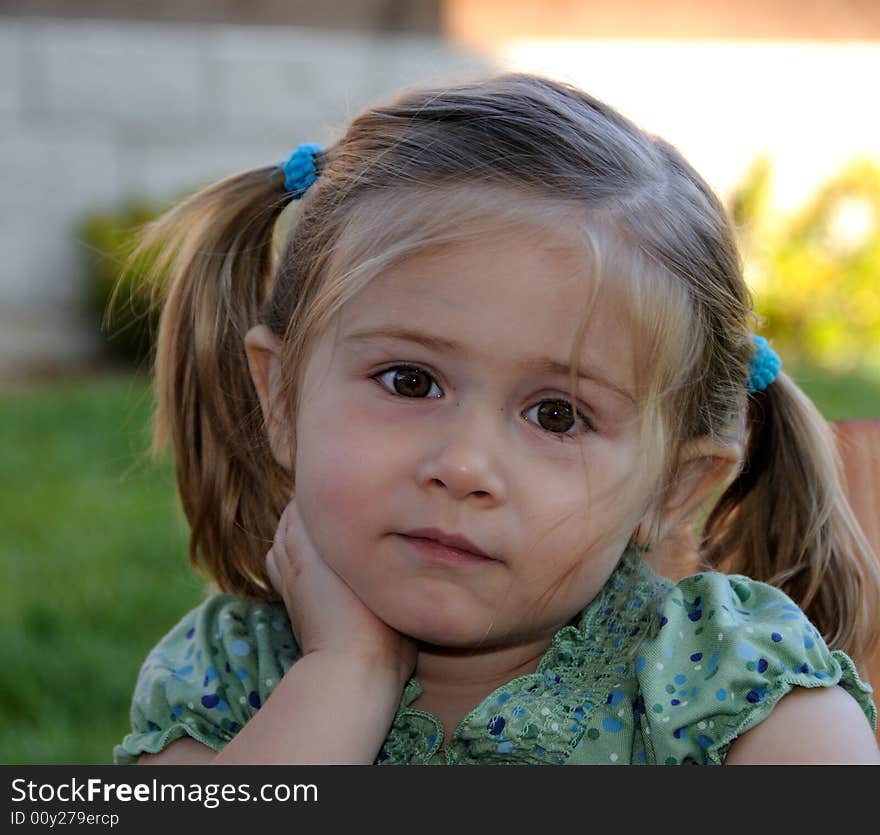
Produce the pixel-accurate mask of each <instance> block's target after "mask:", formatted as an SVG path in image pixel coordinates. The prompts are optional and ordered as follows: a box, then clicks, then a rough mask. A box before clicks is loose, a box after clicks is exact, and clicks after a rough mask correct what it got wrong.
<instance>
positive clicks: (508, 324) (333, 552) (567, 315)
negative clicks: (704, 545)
mask: <svg viewBox="0 0 880 835" xmlns="http://www.w3.org/2000/svg"><path fill="white" fill-rule="evenodd" d="M584 260H585V259H584V257H583V250H581V249H579V248H578V247H577V245H576V244H574V243H573V242H571V240H570V239H566V238H565V237H563V235H562V234H561V233H559V232H558V231H557V232H554V233H551V232H549V231H547V230H542V231H540V232H538V233H536V234H534V235H525V234H523V233H522V232H521V231H518V232H516V233H513V232H511V233H505V234H496V235H494V236H490V237H489V238H487V239H484V240H482V241H480V242H479V243H460V244H453V245H449V246H447V247H445V248H443V249H441V250H437V251H434V252H431V253H426V254H420V255H417V256H414V257H412V258H411V259H409V260H407V261H405V262H404V263H402V264H400V265H398V266H396V267H394V268H393V269H390V270H388V271H387V272H386V273H384V274H382V275H381V276H379V277H377V278H376V279H375V280H373V281H372V282H371V283H370V284H369V285H368V286H367V287H366V288H365V289H364V290H362V291H361V292H360V293H359V294H358V295H357V296H355V297H354V298H353V299H352V300H351V301H350V302H349V303H347V305H346V306H345V307H344V308H343V309H342V311H341V313H340V315H339V317H338V320H337V321H336V323H335V325H334V326H333V327H331V328H330V329H329V330H328V332H327V333H326V334H324V336H323V338H322V339H320V340H319V342H318V344H317V346H316V348H315V351H314V352H313V354H312V356H311V358H310V360H309V361H308V363H307V366H306V369H305V377H304V383H303V387H302V388H301V394H300V401H299V404H298V413H297V417H296V439H297V443H296V460H295V472H296V484H297V500H298V502H299V506H300V509H301V511H302V517H303V519H304V522H305V525H306V528H307V530H308V532H309V534H310V535H311V538H312V540H313V542H314V543H315V545H316V546H317V549H318V551H319V553H320V554H321V555H322V556H323V558H324V559H325V560H326V561H327V562H328V563H329V564H330V565H331V566H332V567H333V568H334V569H335V570H336V571H337V572H338V573H339V574H340V575H341V576H342V577H343V578H344V579H345V580H346V581H347V583H348V584H349V585H350V586H351V587H352V589H354V591H355V592H356V593H357V594H358V596H359V597H360V598H361V599H362V600H363V601H364V602H365V603H366V604H367V605H368V606H369V607H370V608H371V609H372V610H373V611H374V612H375V613H376V614H377V615H378V616H379V617H380V618H381V619H382V620H384V621H385V622H386V623H388V624H389V625H390V626H392V627H393V628H395V629H397V630H398V631H400V632H402V633H405V634H407V635H410V636H413V637H415V638H416V639H418V640H421V641H425V642H428V643H432V644H438V645H443V646H449V647H466V646H473V645H477V644H480V645H483V646H486V645H489V646H491V645H503V644H509V643H514V642H524V641H526V640H534V639H535V638H540V637H542V636H544V635H547V636H549V635H552V634H553V633H554V632H555V631H556V630H557V629H559V628H560V627H561V626H562V625H564V624H566V623H567V622H569V621H570V620H571V619H572V618H573V617H574V616H575V615H576V614H577V613H578V612H579V611H580V610H581V609H582V608H583V607H584V605H585V604H586V603H587V602H588V601H589V600H591V599H592V597H593V596H594V595H595V594H596V593H597V591H598V590H599V589H600V588H601V586H602V585H603V583H604V582H605V581H606V579H607V578H608V576H609V575H610V573H611V571H612V570H613V568H614V566H615V564H616V563H617V560H618V558H619V557H620V555H621V553H622V552H623V550H624V548H625V547H626V544H627V541H628V540H629V538H630V535H631V533H632V532H633V529H634V528H635V526H636V525H637V524H638V522H639V520H640V519H641V518H642V516H643V514H644V513H645V510H646V508H647V505H648V495H649V492H650V485H647V484H644V483H642V481H643V480H640V479H639V477H638V475H637V474H636V473H635V469H636V466H637V459H638V456H639V452H640V450H639V444H638V425H637V421H636V420H635V417H636V407H635V403H634V391H633V390H634V385H635V368H634V364H635V362H636V357H635V356H634V355H633V352H632V348H631V345H630V331H629V325H628V324H627V321H626V317H625V316H624V315H623V312H622V309H620V308H618V307H617V306H616V305H615V303H614V301H613V300H612V299H611V298H609V296H610V295H612V294H609V293H603V294H602V295H601V296H600V298H599V300H598V301H597V304H596V306H595V308H594V312H593V315H592V316H591V318H590V320H589V324H588V326H587V329H586V332H585V338H584V341H583V344H582V349H581V351H580V362H581V367H580V371H581V373H582V375H583V376H582V378H581V379H580V380H579V382H578V388H577V399H576V402H575V403H574V407H575V408H574V409H573V410H572V409H570V408H569V407H568V404H569V403H570V398H569V394H568V385H569V382H568V374H567V372H566V370H565V368H566V367H567V366H568V361H569V358H570V352H571V348H572V345H573V340H574V336H575V333H576V331H577V329H578V326H579V324H580V323H581V321H582V318H583V315H584V310H585V305H586V303H587V300H588V299H589V295H590V284H589V277H588V276H587V275H586V274H585V271H584V268H583V262H584ZM425 529H435V530H436V531H442V532H444V533H445V534H447V535H450V536H453V535H455V536H459V537H465V538H466V539H467V540H469V542H470V544H471V545H472V546H475V547H476V548H478V549H479V550H480V551H482V552H484V553H485V554H486V555H487V556H485V557H478V556H471V557H466V556H465V557H462V556H460V555H459V556H456V555H455V554H452V553H450V552H448V551H446V552H444V551H442V550H438V549H436V548H432V547H431V546H430V545H428V546H426V545H425V542H424V541H423V540H422V541H421V542H420V540H419V539H418V538H415V537H413V536H408V535H407V534H408V533H411V532H413V531H420V530H421V531H423V532H424V530H425Z"/></svg>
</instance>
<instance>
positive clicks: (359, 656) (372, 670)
mask: <svg viewBox="0 0 880 835" xmlns="http://www.w3.org/2000/svg"><path fill="white" fill-rule="evenodd" d="M307 656H308V657H311V658H315V659H318V658H320V659H322V663H324V664H327V665H329V666H330V667H331V668H337V669H345V670H348V671H353V670H356V669H360V670H363V671H364V672H365V673H368V674H369V675H370V676H371V677H374V678H375V679H376V680H379V679H381V680H384V681H387V682H389V683H390V684H391V685H393V687H394V688H395V689H396V690H397V691H398V692H401V691H402V690H403V688H404V686H405V685H406V683H407V681H408V680H409V678H410V676H411V675H412V672H413V668H414V666H415V655H414V654H413V658H412V661H410V660H409V653H405V654H402V653H400V652H395V651H393V650H391V649H390V648H387V647H381V646H373V645H369V646H363V647H358V646H353V645H348V646H345V647H339V648H335V647H334V648H329V647H317V648H314V649H311V650H309V651H306V652H304V653H303V657H304V658H305V657H307Z"/></svg>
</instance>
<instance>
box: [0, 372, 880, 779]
mask: <svg viewBox="0 0 880 835" xmlns="http://www.w3.org/2000/svg"><path fill="white" fill-rule="evenodd" d="M794 376H795V378H796V379H797V380H798V382H799V383H800V384H801V385H802V386H803V388H804V389H805V390H806V391H807V393H808V394H810V395H811V396H812V397H813V398H814V399H815V400H816V402H817V403H818V405H819V407H820V409H821V410H822V412H823V414H825V416H826V417H828V418H829V419H837V418H847V417H851V418H855V417H878V416H880V380H878V379H873V378H870V377H868V376H861V377H859V376H849V377H835V376H834V375H831V374H828V373H827V372H820V371H817V370H800V371H795V375H794ZM151 409H152V400H151V397H150V392H149V386H148V383H147V381H146V380H145V379H144V378H142V377H137V376H119V377H103V378H94V379H84V380H76V381H67V382H62V383H58V382H55V383H46V384H41V385H39V386H33V387H29V388H27V389H19V390H11V391H6V392H2V393H0V437H2V439H3V445H2V447H0V569H2V576H3V578H4V580H3V583H2V584H0V635H3V640H2V641H0V670H2V671H3V674H2V676H0V763H5V764H72V763H97V764H100V763H109V762H110V761H111V751H112V748H113V746H114V745H115V744H116V743H117V742H118V741H119V740H120V739H121V738H122V736H123V735H124V734H125V733H126V732H127V729H128V708H129V702H130V698H131V693H132V690H133V687H134V682H135V678H136V676H137V671H138V668H139V667H140V664H141V662H142V661H143V659H144V658H145V656H146V654H147V652H148V651H149V650H150V649H151V648H152V647H153V645H154V644H155V643H156V641H157V640H158V639H159V638H160V637H161V636H162V635H163V634H164V633H165V632H166V631H167V630H168V629H169V628H170V627H171V626H172V625H173V624H174V623H175V622H176V621H177V620H179V619H180V618H181V617H182V616H183V614H184V613H185V612H186V611H187V610H189V609H190V608H191V607H192V606H194V605H195V604H196V603H197V602H198V600H199V599H200V598H201V595H202V591H203V589H204V583H203V581H202V580H201V579H200V578H198V577H197V576H196V575H195V574H194V573H193V572H192V571H191V569H190V568H189V565H188V561H187V556H186V535H185V525H184V523H183V520H182V516H181V514H180V512H179V510H178V507H177V504H176V501H175V496H174V482H173V473H172V468H171V465H170V463H169V462H168V461H164V462H161V463H156V462H153V461H151V460H150V458H149V456H148V454H147V449H148V446H149V420H150V412H151Z"/></svg>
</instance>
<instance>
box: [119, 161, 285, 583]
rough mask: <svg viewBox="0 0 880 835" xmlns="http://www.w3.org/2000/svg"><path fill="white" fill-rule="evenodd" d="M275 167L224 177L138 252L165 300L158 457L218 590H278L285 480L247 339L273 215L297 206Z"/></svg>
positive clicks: (261, 292)
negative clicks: (163, 459) (273, 553)
mask: <svg viewBox="0 0 880 835" xmlns="http://www.w3.org/2000/svg"><path fill="white" fill-rule="evenodd" d="M282 179H283V175H282V174H281V173H280V172H278V173H277V174H274V173H273V171H272V170H271V169H269V168H264V169H258V170H254V171H250V172H246V173H243V174H238V175H235V176H232V177H229V178H227V179H225V180H222V181H221V182H218V183H216V184H214V185H212V186H210V187H208V188H206V189H204V190H202V191H200V192H198V193H196V194H194V195H192V196H191V197H189V198H188V199H187V200H185V201H184V202H183V203H181V204H180V205H178V206H176V207H174V208H172V209H171V210H170V211H168V212H167V213H166V214H164V215H163V216H162V217H160V218H159V219H158V220H157V221H156V222H154V223H152V224H150V225H149V226H148V227H147V228H146V230H145V233H144V235H143V238H142V240H141V242H140V245H139V248H138V250H137V251H136V252H135V253H134V255H133V260H134V259H137V258H138V257H139V255H140V254H141V253H144V252H150V253H158V255H157V260H156V261H155V264H154V267H153V269H152V272H151V275H150V276H149V278H148V280H149V281H151V282H152V283H153V287H154V288H156V289H157V292H158V293H159V294H160V295H161V296H163V297H164V298H163V299H162V304H163V306H162V315H161V319H160V324H159V333H158V339H157V347H156V358H155V388H156V420H155V431H154V452H159V451H161V450H162V449H164V447H165V446H166V445H167V443H168V442H169V441H170V442H171V446H172V449H173V453H174V461H175V465H176V476H177V485H178V488H179V490H180V497H181V501H182V504H183V509H184V512H185V513H186V517H187V519H188V521H189V524H190V528H191V533H190V543H189V553H190V560H191V562H192V564H193V565H194V566H195V567H196V568H202V569H204V570H205V571H206V573H207V574H208V575H209V576H210V577H211V578H212V579H213V580H214V581H215V582H216V583H217V585H218V586H219V587H220V589H221V590H223V591H235V592H237V593H239V594H248V595H252V596H257V597H264V596H266V594H267V592H268V590H269V589H271V585H270V582H269V580H268V577H267V576H266V573H265V568H264V556H265V553H266V550H267V549H268V547H269V545H270V543H271V541H272V536H273V533H274V531H275V528H276V526H277V523H278V518H279V517H280V515H281V511H282V509H283V504H284V501H283V497H285V496H287V495H289V494H290V492H291V490H290V485H289V484H288V482H289V481H290V477H289V475H288V474H287V473H286V472H285V471H284V470H283V469H282V468H281V467H280V466H279V465H278V464H277V463H276V462H275V460H274V458H273V457H272V455H271V452H270V450H269V448H268V444H267V442H266V441H265V433H264V431H263V426H262V417H261V411H260V405H259V400H258V398H257V394H256V390H255V389H254V386H253V384H252V382H251V378H250V373H249V370H248V364H247V357H246V354H245V350H244V343H243V340H244V336H245V333H246V332H247V331H248V329H249V328H250V327H251V326H252V325H254V324H256V323H257V322H258V319H259V311H260V308H261V306H262V305H263V303H264V301H265V299H266V296H267V294H268V292H269V288H270V282H271V275H272V268H273V266H274V261H275V254H274V251H273V246H272V236H273V230H274V227H275V222H276V220H277V218H278V216H279V214H280V213H281V211H282V209H283V208H284V207H285V205H287V203H289V202H290V197H289V195H285V193H284V191H283V189H282V187H281V182H282Z"/></svg>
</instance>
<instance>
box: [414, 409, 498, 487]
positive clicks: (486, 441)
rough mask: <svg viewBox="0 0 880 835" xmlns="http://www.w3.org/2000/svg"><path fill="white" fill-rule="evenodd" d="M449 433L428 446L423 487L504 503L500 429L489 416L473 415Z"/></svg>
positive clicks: (421, 478)
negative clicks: (492, 423)
mask: <svg viewBox="0 0 880 835" xmlns="http://www.w3.org/2000/svg"><path fill="white" fill-rule="evenodd" d="M445 429H446V430H447V431H446V432H444V433H443V435H442V437H438V436H436V435H435V436H434V438H432V439H431V440H429V442H428V444H427V445H426V450H425V453H424V455H423V459H422V461H421V463H420V465H419V471H418V480H419V484H420V485H422V486H424V487H428V488H432V487H436V488H443V489H445V490H448V491H449V494H450V496H452V497H453V498H456V499H465V498H468V497H469V496H473V497H475V498H479V499H481V500H482V501H483V502H486V503H497V502H502V501H504V499H505V497H506V488H505V481H506V479H505V476H504V475H503V474H502V472H501V469H500V468H501V454H500V450H499V437H498V433H499V432H500V431H501V429H500V427H499V426H494V427H493V426H492V425H491V420H490V419H489V417H488V416H486V415H485V414H484V415H483V416H482V418H481V417H479V416H476V415H475V414H474V412H473V411H470V413H469V414H464V413H462V414H461V415H460V416H459V419H458V420H456V421H454V422H452V423H450V424H449V425H447V427H445Z"/></svg>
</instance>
